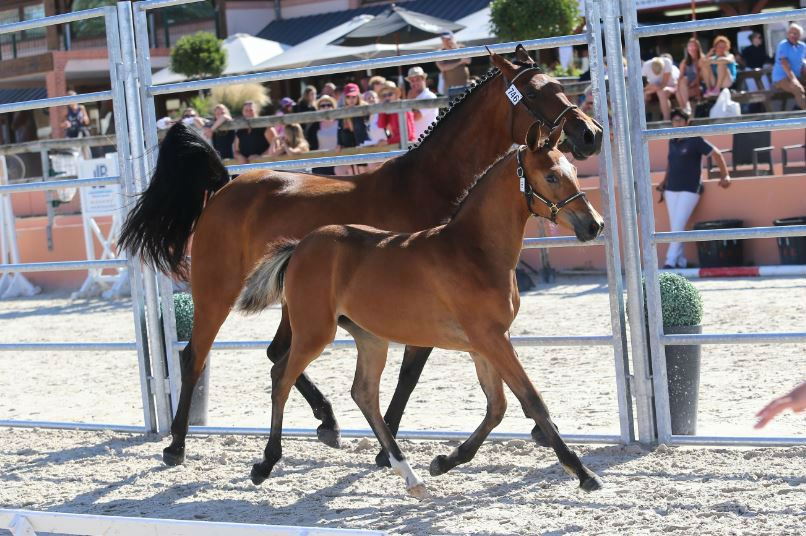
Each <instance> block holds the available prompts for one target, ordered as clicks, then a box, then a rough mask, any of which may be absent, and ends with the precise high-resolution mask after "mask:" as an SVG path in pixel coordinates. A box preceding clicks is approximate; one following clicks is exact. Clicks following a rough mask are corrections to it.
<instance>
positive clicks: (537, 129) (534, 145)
mask: <svg viewBox="0 0 806 536" xmlns="http://www.w3.org/2000/svg"><path fill="white" fill-rule="evenodd" d="M550 134H551V133H550V132H549V129H548V128H546V127H545V126H543V124H542V123H540V122H538V121H535V122H534V123H532V126H530V127H529V131H528V132H527V133H526V140H524V141H525V142H526V146H527V147H528V148H529V150H530V151H532V152H535V151H537V150H538V149H540V148H541V147H542V146H543V144H544V143H545V142H546V140H547V139H548V137H549V135H550Z"/></svg>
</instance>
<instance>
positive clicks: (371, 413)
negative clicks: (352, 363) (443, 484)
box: [339, 319, 427, 499]
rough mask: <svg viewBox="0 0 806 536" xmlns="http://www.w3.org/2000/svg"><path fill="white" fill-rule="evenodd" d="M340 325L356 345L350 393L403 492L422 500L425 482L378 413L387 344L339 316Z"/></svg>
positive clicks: (424, 493)
mask: <svg viewBox="0 0 806 536" xmlns="http://www.w3.org/2000/svg"><path fill="white" fill-rule="evenodd" d="M339 325H341V326H342V327H343V328H344V329H346V330H347V331H349V332H350V334H351V335H352V336H353V338H355V343H356V346H357V347H358V363H357V366H356V369H355V378H354V379H353V388H352V389H351V391H350V394H352V397H353V400H355V403H356V405H358V407H359V409H360V410H361V413H363V414H364V417H365V418H366V419H367V422H368V423H369V425H370V427H371V428H372V431H373V432H375V437H377V438H378V441H380V443H381V446H383V448H384V450H386V451H387V452H388V453H389V454H390V457H389V459H390V462H391V465H392V469H394V471H395V472H396V473H397V474H399V475H400V476H401V477H403V480H404V482H405V484H406V491H407V492H408V493H409V494H411V495H412V496H414V497H416V498H418V499H424V498H425V497H426V495H427V492H426V489H425V484H424V483H423V481H422V479H421V478H420V477H419V476H418V475H417V473H415V472H414V471H413V470H412V468H411V466H410V465H409V462H408V460H406V457H405V456H404V455H403V452H402V451H401V450H400V446H398V444H397V441H395V436H394V435H393V434H392V431H391V430H390V429H389V426H388V425H387V424H386V422H385V421H384V420H383V417H382V416H381V404H380V400H379V396H378V395H379V388H380V383H381V374H382V373H383V368H384V366H385V365H386V354H387V351H388V349H389V343H388V341H386V340H384V339H381V338H380V337H377V336H375V335H373V334H372V333H369V332H368V331H365V330H364V329H362V328H361V327H359V326H357V325H356V324H354V323H352V322H351V321H349V320H347V319H341V320H340V322H339Z"/></svg>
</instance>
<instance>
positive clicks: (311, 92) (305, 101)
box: [294, 86, 316, 113]
mask: <svg viewBox="0 0 806 536" xmlns="http://www.w3.org/2000/svg"><path fill="white" fill-rule="evenodd" d="M315 110H316V88H315V87H314V86H305V89H304V90H303V92H302V97H300V98H299V100H298V101H297V104H296V105H295V106H294V112H295V113H300V112H313V111H315Z"/></svg>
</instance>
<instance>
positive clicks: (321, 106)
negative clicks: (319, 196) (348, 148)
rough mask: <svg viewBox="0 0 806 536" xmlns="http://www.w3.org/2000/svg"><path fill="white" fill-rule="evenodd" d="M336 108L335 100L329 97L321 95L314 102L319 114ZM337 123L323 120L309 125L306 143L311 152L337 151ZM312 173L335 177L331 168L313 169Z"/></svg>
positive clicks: (335, 120) (332, 120) (334, 172)
mask: <svg viewBox="0 0 806 536" xmlns="http://www.w3.org/2000/svg"><path fill="white" fill-rule="evenodd" d="M335 108H336V99H334V98H333V97H331V96H330V95H322V96H321V97H319V98H318V99H317V100H316V109H317V110H318V111H320V112H324V111H327V110H333V109H335ZM338 135H339V121H338V120H337V119H323V120H321V121H318V122H316V123H311V126H310V128H309V129H308V142H309V143H310V146H311V151H317V150H319V151H337V150H338V149H339V141H338ZM313 172H314V173H319V174H322V175H335V174H336V170H335V169H334V168H333V166H327V167H320V168H314V169H313Z"/></svg>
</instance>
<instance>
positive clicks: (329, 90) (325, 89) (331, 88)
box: [322, 82, 336, 99]
mask: <svg viewBox="0 0 806 536" xmlns="http://www.w3.org/2000/svg"><path fill="white" fill-rule="evenodd" d="M322 95H327V96H328V97H333V98H334V99H335V98H336V84H334V83H333V82H328V83H326V84H325V85H324V86H322Z"/></svg>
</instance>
